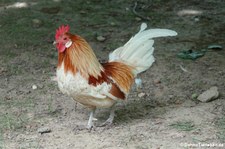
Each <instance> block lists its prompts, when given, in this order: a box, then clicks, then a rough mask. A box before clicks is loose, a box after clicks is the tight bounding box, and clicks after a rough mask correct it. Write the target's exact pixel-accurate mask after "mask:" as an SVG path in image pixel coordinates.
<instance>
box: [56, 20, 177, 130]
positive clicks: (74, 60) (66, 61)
mask: <svg viewBox="0 0 225 149" xmlns="http://www.w3.org/2000/svg"><path fill="white" fill-rule="evenodd" d="M146 28H147V25H146V24H145V23H143V24H142V25H141V29H140V31H139V32H138V33H137V34H136V35H135V36H134V37H132V38H131V39H130V40H129V41H128V42H127V43H126V44H125V45H124V46H122V47H119V48H118V49H116V50H114V51H113V52H112V53H111V54H110V55H109V61H108V62H107V63H104V64H100V63H99V62H98V60H97V58H96V56H95V54H94V52H93V50H92V49H91V47H90V45H89V44H88V43H87V42H86V41H85V40H84V39H83V38H82V37H80V36H77V35H73V34H70V33H69V27H68V26H62V27H60V28H59V29H58V30H57V31H56V44H57V49H58V54H59V57H58V67H57V80H58V86H59V89H60V90H61V91H62V92H63V93H64V94H67V95H69V96H71V97H72V98H73V99H74V100H76V101H77V102H79V103H81V104H83V105H85V106H87V107H90V108H91V109H92V111H91V114H90V117H89V121H88V128H89V129H90V128H92V127H93V122H92V120H93V115H94V111H95V109H96V108H109V107H111V108H112V109H111V112H110V116H109V119H108V120H107V121H106V122H105V123H104V124H111V123H112V122H113V118H114V115H115V114H114V111H115V110H114V105H115V103H116V102H117V101H121V100H125V99H126V98H127V96H128V93H129V91H130V88H131V86H132V84H133V82H134V79H135V77H136V76H137V74H139V73H141V72H143V71H145V70H147V69H148V68H149V67H150V66H151V65H152V63H153V62H154V60H155V59H154V57H153V51H154V48H153V43H154V41H153V40H152V38H154V37H163V36H175V35H177V33H176V32H174V31H171V30H167V29H153V30H145V29H146Z"/></svg>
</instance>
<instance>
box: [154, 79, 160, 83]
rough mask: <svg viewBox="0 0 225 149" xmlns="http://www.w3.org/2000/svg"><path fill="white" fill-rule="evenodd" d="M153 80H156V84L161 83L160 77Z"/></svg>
mask: <svg viewBox="0 0 225 149" xmlns="http://www.w3.org/2000/svg"><path fill="white" fill-rule="evenodd" d="M153 82H154V84H160V83H161V81H160V79H155V80H154V81H153Z"/></svg>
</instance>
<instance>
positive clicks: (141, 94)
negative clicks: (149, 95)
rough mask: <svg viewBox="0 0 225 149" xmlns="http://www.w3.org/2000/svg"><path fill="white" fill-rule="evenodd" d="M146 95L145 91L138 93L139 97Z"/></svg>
mask: <svg viewBox="0 0 225 149" xmlns="http://www.w3.org/2000/svg"><path fill="white" fill-rule="evenodd" d="M145 95H146V94H145V93H139V94H138V97H140V98H141V97H144V96H145Z"/></svg>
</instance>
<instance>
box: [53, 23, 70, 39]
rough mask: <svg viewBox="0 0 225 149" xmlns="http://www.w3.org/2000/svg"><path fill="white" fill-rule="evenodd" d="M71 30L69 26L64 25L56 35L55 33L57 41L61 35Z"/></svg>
mask: <svg viewBox="0 0 225 149" xmlns="http://www.w3.org/2000/svg"><path fill="white" fill-rule="evenodd" d="M69 30H70V27H69V25H66V26H64V25H62V26H60V27H59V28H58V29H57V30H56V33H55V39H58V38H59V37H60V36H61V35H63V34H65V33H66V32H69Z"/></svg>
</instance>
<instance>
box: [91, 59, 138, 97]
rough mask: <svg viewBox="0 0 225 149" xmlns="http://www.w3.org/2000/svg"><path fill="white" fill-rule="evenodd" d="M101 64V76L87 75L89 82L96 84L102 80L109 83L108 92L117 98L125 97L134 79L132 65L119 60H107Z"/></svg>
mask: <svg viewBox="0 0 225 149" xmlns="http://www.w3.org/2000/svg"><path fill="white" fill-rule="evenodd" d="M102 66H103V68H104V71H102V72H101V76H98V78H95V77H93V76H89V80H88V82H89V84H91V85H94V86H96V85H98V84H102V83H103V82H107V83H111V84H112V88H111V90H110V93H111V94H112V95H113V96H115V97H117V98H119V99H125V98H126V94H128V92H129V90H130V88H131V86H132V83H133V81H134V75H133V73H132V70H133V67H131V66H128V65H126V64H123V63H121V62H108V63H104V64H102Z"/></svg>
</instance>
